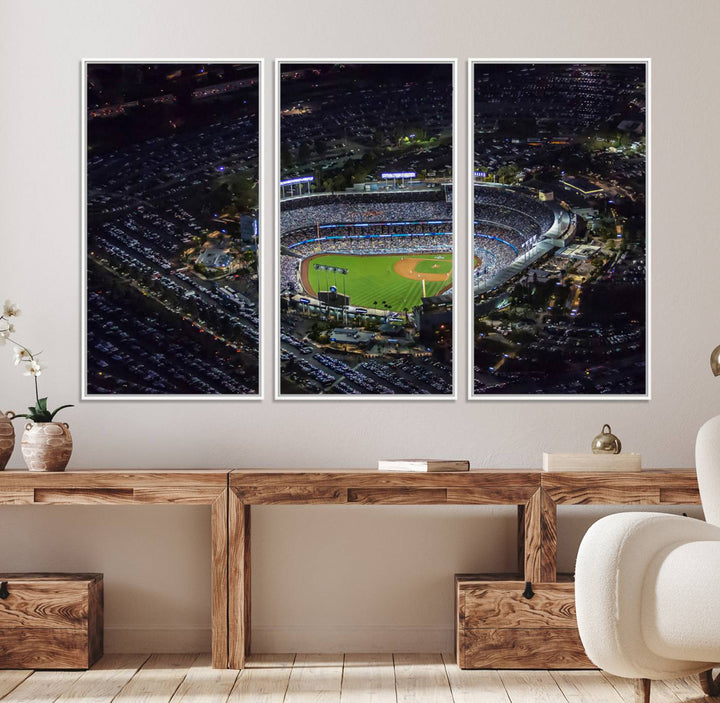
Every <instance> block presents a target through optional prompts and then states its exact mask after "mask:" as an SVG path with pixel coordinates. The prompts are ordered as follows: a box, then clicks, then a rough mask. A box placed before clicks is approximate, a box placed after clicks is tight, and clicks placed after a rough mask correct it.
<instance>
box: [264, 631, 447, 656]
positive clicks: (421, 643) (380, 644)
mask: <svg viewBox="0 0 720 703" xmlns="http://www.w3.org/2000/svg"><path fill="white" fill-rule="evenodd" d="M251 639H252V642H251V646H252V651H253V652H263V653H266V654H276V653H278V654H279V653H283V652H328V653H332V652H348V653H350V652H407V653H409V654H420V653H426V652H452V651H453V649H454V639H455V633H454V631H453V628H451V627H400V626H387V625H366V626H358V625H347V626H343V625H333V626H329V627H316V626H312V625H308V626H296V627H254V628H253V629H252V638H251Z"/></svg>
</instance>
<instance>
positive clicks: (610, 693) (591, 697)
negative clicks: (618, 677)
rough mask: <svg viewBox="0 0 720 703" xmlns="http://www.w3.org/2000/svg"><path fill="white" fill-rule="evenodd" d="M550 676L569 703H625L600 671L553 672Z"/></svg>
mask: <svg viewBox="0 0 720 703" xmlns="http://www.w3.org/2000/svg"><path fill="white" fill-rule="evenodd" d="M550 675H551V676H552V678H553V679H554V680H555V683H556V684H557V685H558V687H559V688H560V690H561V691H562V693H563V695H564V696H565V698H567V700H568V703H624V701H623V697H622V696H621V695H620V694H619V693H618V692H617V690H616V689H615V688H614V687H613V685H612V684H611V683H610V682H609V681H608V680H607V679H606V678H603V676H601V675H600V672H599V671H551V672H550Z"/></svg>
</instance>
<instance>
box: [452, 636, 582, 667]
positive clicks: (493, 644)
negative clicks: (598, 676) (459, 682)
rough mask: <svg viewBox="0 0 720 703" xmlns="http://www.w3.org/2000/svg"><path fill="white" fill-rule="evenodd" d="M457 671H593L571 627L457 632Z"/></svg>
mask: <svg viewBox="0 0 720 703" xmlns="http://www.w3.org/2000/svg"><path fill="white" fill-rule="evenodd" d="M457 654H458V666H459V667H460V668H461V669H594V668H596V667H595V666H594V665H593V664H592V662H591V661H590V660H589V659H588V658H587V656H586V654H585V650H584V649H583V646H582V642H581V641H580V635H579V634H578V631H577V629H575V628H571V627H570V628H557V629H554V628H515V629H492V628H488V629H477V630H460V632H459V633H458V653H457Z"/></svg>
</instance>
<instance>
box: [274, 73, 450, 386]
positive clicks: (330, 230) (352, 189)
mask: <svg viewBox="0 0 720 703" xmlns="http://www.w3.org/2000/svg"><path fill="white" fill-rule="evenodd" d="M454 71H455V65H454V62H452V61H428V62H425V61H423V62H419V61H403V62H362V63H360V62H351V63H340V62H312V63H296V62H293V63H290V62H278V76H277V85H278V90H279V102H278V104H279V114H278V115H277V124H278V138H279V149H278V151H279V155H278V156H279V183H278V200H277V212H278V217H277V222H278V227H279V236H278V242H279V252H278V259H279V261H278V266H279V276H278V279H279V280H278V283H279V287H280V291H279V309H278V315H279V332H280V340H278V358H277V362H278V364H279V366H280V372H279V374H278V385H277V388H276V395H277V397H280V398H302V397H307V398H321V397H333V396H334V397H337V396H349V397H357V398H362V397H363V396H372V397H373V398H392V397H398V396H399V397H407V396H413V397H415V396H417V397H418V398H420V397H426V398H432V397H440V398H452V397H454V383H453V319H454V318H453V272H454V269H453V253H454V227H453V197H452V196H453V119H454V104H453V100H454V97H453V96H454V93H453V87H454Z"/></svg>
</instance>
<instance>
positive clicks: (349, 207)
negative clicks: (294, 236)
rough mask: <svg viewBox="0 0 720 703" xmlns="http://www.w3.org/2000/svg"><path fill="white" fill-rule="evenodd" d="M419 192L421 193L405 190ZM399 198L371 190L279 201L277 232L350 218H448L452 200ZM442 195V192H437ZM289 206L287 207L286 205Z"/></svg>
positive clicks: (335, 222)
mask: <svg viewBox="0 0 720 703" xmlns="http://www.w3.org/2000/svg"><path fill="white" fill-rule="evenodd" d="M408 195H412V196H421V195H422V194H421V193H412V194H408ZM432 195H434V194H433V193H426V194H425V197H423V198H416V197H413V198H408V197H406V196H405V195H403V199H402V200H399V199H398V196H397V195H396V196H395V198H394V199H392V198H388V196H381V197H373V196H374V194H367V195H364V194H349V195H347V196H345V195H333V196H328V197H323V196H311V197H308V198H297V199H295V200H293V201H285V202H283V207H282V208H281V212H280V232H281V233H282V235H283V244H284V243H285V235H286V234H288V233H290V232H293V231H295V230H297V229H301V228H308V227H313V228H314V227H315V226H316V225H317V224H342V223H350V222H362V223H365V222H413V221H427V220H451V219H452V204H450V203H446V202H445V199H444V198H443V197H439V198H438V199H434V198H433V199H430V197H431V196H432ZM440 195H442V194H440ZM286 206H291V207H286Z"/></svg>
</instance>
